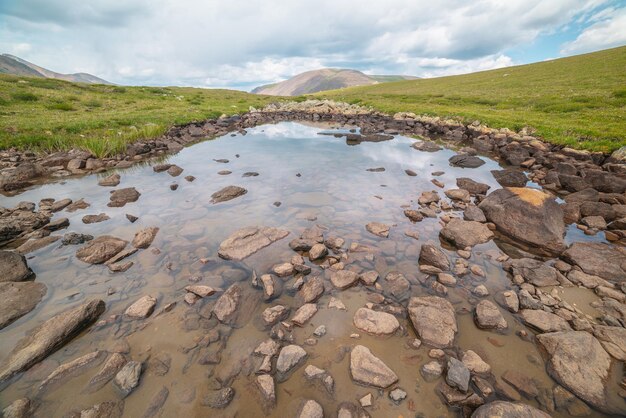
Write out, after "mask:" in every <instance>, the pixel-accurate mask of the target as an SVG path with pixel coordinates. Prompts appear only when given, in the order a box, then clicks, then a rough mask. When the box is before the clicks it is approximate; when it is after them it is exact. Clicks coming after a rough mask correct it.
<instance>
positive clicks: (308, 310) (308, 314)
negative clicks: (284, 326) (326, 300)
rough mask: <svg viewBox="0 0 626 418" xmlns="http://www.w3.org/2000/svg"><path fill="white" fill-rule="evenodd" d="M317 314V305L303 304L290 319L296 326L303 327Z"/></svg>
mask: <svg viewBox="0 0 626 418" xmlns="http://www.w3.org/2000/svg"><path fill="white" fill-rule="evenodd" d="M316 313H317V305H316V304H315V303H305V304H304V305H302V306H301V307H300V308H298V310H297V311H296V313H295V314H294V315H293V318H291V322H293V323H294V324H296V325H298V326H303V325H304V324H305V323H307V322H308V321H309V320H310V319H311V318H312V317H313V315H315V314H316Z"/></svg>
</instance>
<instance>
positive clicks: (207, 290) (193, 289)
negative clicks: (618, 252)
mask: <svg viewBox="0 0 626 418" xmlns="http://www.w3.org/2000/svg"><path fill="white" fill-rule="evenodd" d="M185 290H186V291H187V292H190V293H193V294H194V295H196V296H198V297H201V298H206V297H207V296H211V295H213V294H215V292H216V290H215V289H213V288H212V287H210V286H205V285H201V284H194V285H190V286H185Z"/></svg>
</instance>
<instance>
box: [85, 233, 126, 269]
mask: <svg viewBox="0 0 626 418" xmlns="http://www.w3.org/2000/svg"><path fill="white" fill-rule="evenodd" d="M127 243H128V242H127V241H124V240H122V239H119V238H116V237H112V236H109V235H102V236H100V237H98V238H96V239H94V240H92V241H89V242H88V243H87V244H85V245H84V246H83V247H81V248H79V249H78V251H76V257H78V259H79V260H82V261H84V262H85V263H90V264H102V263H104V262H105V261H107V260H109V259H110V258H112V257H113V256H115V255H116V254H117V253H119V252H120V251H122V250H123V249H124V247H126V244H127Z"/></svg>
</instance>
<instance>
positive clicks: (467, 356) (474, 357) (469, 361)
mask: <svg viewBox="0 0 626 418" xmlns="http://www.w3.org/2000/svg"><path fill="white" fill-rule="evenodd" d="M461 361H462V362H463V364H464V365H465V367H467V368H468V370H469V371H470V372H472V373H477V374H488V373H490V372H491V366H490V365H489V364H487V363H486V362H485V361H484V360H483V359H482V358H481V357H480V356H479V355H478V354H476V353H475V352H474V351H472V350H467V351H466V352H464V353H463V358H462V359H461Z"/></svg>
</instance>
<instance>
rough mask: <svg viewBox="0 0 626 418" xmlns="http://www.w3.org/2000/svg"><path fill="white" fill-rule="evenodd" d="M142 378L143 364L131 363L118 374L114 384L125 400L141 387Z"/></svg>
mask: <svg viewBox="0 0 626 418" xmlns="http://www.w3.org/2000/svg"><path fill="white" fill-rule="evenodd" d="M140 377H141V363H140V362H138V361H129V362H128V363H126V365H125V366H124V367H122V369H121V370H120V371H119V372H117V375H115V379H114V380H113V384H114V385H115V387H116V388H117V389H118V390H119V391H120V393H121V394H122V397H123V398H125V397H127V396H128V395H130V393H131V392H132V391H133V389H135V388H136V387H137V385H139V378H140Z"/></svg>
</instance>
